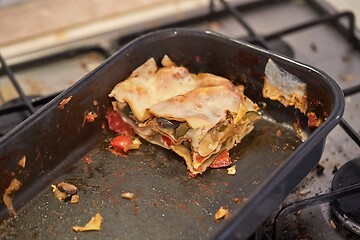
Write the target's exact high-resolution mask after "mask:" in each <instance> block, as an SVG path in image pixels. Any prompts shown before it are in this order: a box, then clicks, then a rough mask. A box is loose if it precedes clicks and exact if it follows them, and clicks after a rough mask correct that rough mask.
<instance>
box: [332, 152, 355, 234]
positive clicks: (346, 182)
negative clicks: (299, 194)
mask: <svg viewBox="0 0 360 240" xmlns="http://www.w3.org/2000/svg"><path fill="white" fill-rule="evenodd" d="M356 183H360V158H355V159H353V160H351V161H349V162H347V163H346V164H344V165H343V166H342V167H341V168H340V169H339V170H338V171H337V172H336V173H335V176H334V178H333V181H332V189H333V190H337V189H340V188H344V187H347V186H351V185H353V184H356ZM330 205H331V208H332V210H333V212H334V213H335V215H336V217H337V218H338V219H339V221H340V222H341V223H342V224H343V225H344V226H345V227H346V228H348V229H349V230H350V231H352V232H354V233H355V234H357V235H360V193H357V194H353V195H351V196H347V197H343V198H340V199H337V200H334V201H332V202H331V203H330Z"/></svg>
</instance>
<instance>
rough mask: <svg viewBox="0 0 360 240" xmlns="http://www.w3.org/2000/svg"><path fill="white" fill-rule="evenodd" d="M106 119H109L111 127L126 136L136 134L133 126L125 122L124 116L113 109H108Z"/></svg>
mask: <svg viewBox="0 0 360 240" xmlns="http://www.w3.org/2000/svg"><path fill="white" fill-rule="evenodd" d="M106 119H107V121H108V125H109V128H110V129H111V130H113V131H114V132H116V133H118V134H121V135H125V136H130V137H131V136H134V131H133V130H132V128H131V126H130V125H129V124H127V123H126V122H124V120H123V119H122V117H121V116H120V115H119V114H118V113H117V112H115V111H114V110H113V109H110V110H109V111H107V113H106Z"/></svg>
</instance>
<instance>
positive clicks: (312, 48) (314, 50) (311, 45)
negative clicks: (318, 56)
mask: <svg viewBox="0 0 360 240" xmlns="http://www.w3.org/2000/svg"><path fill="white" fill-rule="evenodd" d="M310 49H311V50H312V51H313V52H317V51H318V48H317V46H316V44H315V43H314V42H312V43H310Z"/></svg>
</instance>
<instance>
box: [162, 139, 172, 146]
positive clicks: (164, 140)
mask: <svg viewBox="0 0 360 240" xmlns="http://www.w3.org/2000/svg"><path fill="white" fill-rule="evenodd" d="M161 140H162V141H163V143H164V144H165V145H166V146H168V147H170V146H171V145H172V141H171V139H170V138H168V137H166V136H161Z"/></svg>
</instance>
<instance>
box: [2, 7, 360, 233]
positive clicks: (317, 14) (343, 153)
mask: <svg viewBox="0 0 360 240" xmlns="http://www.w3.org/2000/svg"><path fill="white" fill-rule="evenodd" d="M210 2H211V1H209V6H210ZM214 2H216V4H217V5H219V6H225V5H227V4H226V2H225V1H219V2H218V1H214ZM237 2H238V8H237V9H238V10H239V11H238V15H236V16H234V15H232V14H231V13H230V11H232V10H233V9H234V8H233V7H231V6H229V8H231V9H230V10H229V9H228V10H223V11H216V12H215V13H213V14H209V15H205V16H199V17H198V18H195V19H188V20H187V21H184V22H181V23H172V24H170V25H168V26H166V27H189V28H195V29H206V30H212V31H215V32H219V33H222V34H224V35H227V36H231V37H233V38H236V39H245V40H248V41H250V42H252V43H258V44H260V45H261V46H262V47H268V48H270V49H271V50H273V51H275V52H280V53H281V54H285V55H288V56H290V57H292V58H294V59H296V60H298V61H300V62H304V63H306V64H308V65H312V66H314V67H317V68H319V69H321V70H323V71H324V72H326V73H327V74H329V75H330V76H332V77H333V78H334V79H335V80H336V82H337V83H338V84H339V85H340V87H341V88H342V89H343V90H344V93H345V95H346V98H345V100H346V106H345V113H344V118H343V119H344V121H343V122H342V124H341V125H342V126H337V127H336V128H335V129H334V130H333V131H332V132H331V133H330V134H329V136H328V137H327V142H326V145H325V149H324V153H323V156H322V158H321V160H320V162H319V165H318V166H317V168H316V169H314V170H313V171H312V172H311V173H310V174H309V175H308V176H307V177H306V178H305V179H304V180H303V181H302V182H301V183H300V184H299V186H298V187H297V188H296V189H295V190H294V191H293V193H292V194H291V195H290V196H289V197H288V198H287V199H286V200H285V201H284V202H283V204H282V206H280V207H279V210H280V209H281V207H284V206H286V205H287V204H290V203H294V202H299V201H301V200H303V199H308V198H311V197H316V196H320V195H322V194H325V193H329V192H330V191H331V184H332V179H333V178H334V174H335V173H336V171H337V170H338V169H340V168H341V167H342V166H343V165H344V164H345V163H347V162H348V161H350V160H352V159H356V158H359V157H360V151H359V149H360V148H359V144H360V142H359V132H360V121H359V119H360V94H359V89H360V87H359V86H360V50H359V49H360V41H359V38H358V36H359V32H358V31H357V30H356V29H355V30H354V36H352V38H351V36H350V38H351V39H350V40H349V38H348V39H347V38H346V37H347V34H346V33H341V31H342V30H343V29H346V28H347V27H348V26H349V24H348V18H347V17H349V16H350V17H351V14H348V13H346V14H344V16H342V15H341V16H342V17H341V21H340V24H338V26H337V27H335V26H334V25H332V24H331V23H329V22H326V23H322V24H317V25H314V26H311V27H306V28H305V25H307V23H310V22H312V21H316V20H317V19H323V20H325V19H326V18H331V17H329V16H333V15H329V14H330V13H331V14H337V13H338V12H336V11H335V10H333V9H332V8H330V7H329V6H328V5H326V4H325V3H324V2H323V1H314V0H307V1H306V0H304V1H281V0H280V1H279V0H278V1H261V0H260V1H256V0H253V1H251V0H248V1H237ZM223 8H224V7H223ZM225 8H226V7H225ZM236 17H238V18H241V19H236ZM241 21H244V22H246V23H247V24H249V27H250V32H249V29H247V27H248V25H246V26H244V25H242V24H240V23H239V22H241ZM301 25H303V27H304V28H302V27H299V30H298V31H295V30H294V31H292V30H289V31H285V32H283V31H282V30H284V29H291V28H293V27H294V26H301ZM309 25H310V24H309ZM339 29H340V30H339ZM142 30H143V31H144V32H145V31H151V30H153V29H142ZM143 31H142V32H140V33H133V34H131V35H130V34H129V35H126V36H125V35H122V34H121V33H119V35H118V37H117V38H113V39H111V40H109V41H110V43H109V44H107V45H106V46H111V47H105V48H103V47H100V49H101V51H98V49H97V50H96V51H95V55H96V56H95V57H94V55H93V53H92V51H93V49H90V50H89V51H88V52H86V54H90V55H91V56H90V57H88V58H87V59H90V60H84V58H83V56H84V55H86V54H85V53H84V52H80V53H77V52H76V51H75V53H74V52H73V54H69V55H66V57H63V55H61V54H60V55H59V58H52V59H53V61H52V62H51V70H50V71H49V69H50V68H49V62H48V61H35V63H37V64H35V65H36V66H33V65H32V64H29V63H25V64H23V66H19V65H18V66H14V71H15V76H16V77H18V78H19V82H20V83H21V84H23V86H24V87H23V88H24V91H25V94H26V95H28V96H39V95H42V96H44V95H48V94H50V95H51V94H56V93H57V92H59V91H60V90H61V89H58V88H56V89H54V88H53V87H52V86H50V87H49V88H50V89H47V90H45V89H42V87H44V85H45V83H48V81H46V80H45V81H44V84H42V83H41V84H40V83H39V84H38V83H34V82H31V80H30V79H29V77H31V76H32V77H33V78H45V79H46V78H47V79H48V80H49V79H54V78H57V79H54V80H53V81H54V82H56V83H58V82H60V83H62V84H63V85H61V87H64V88H66V87H67V86H68V85H71V84H72V83H73V82H74V80H75V79H77V78H78V77H79V76H80V75H82V74H84V73H85V72H87V71H89V70H91V68H92V67H93V66H94V64H97V63H99V62H101V61H102V59H104V58H106V57H107V56H108V54H109V53H112V52H114V50H116V49H117V48H118V47H119V46H121V45H123V44H125V43H126V42H127V41H129V40H131V39H132V38H133V37H136V36H138V35H141V34H142V33H143ZM274 33H279V34H274ZM277 35H279V36H280V37H279V38H277V37H276V36H277ZM249 36H250V37H249ZM259 36H260V38H259ZM114 46H115V47H114ZM61 56H62V57H61ZM67 61H68V62H67ZM76 61H77V62H78V65H76V64H73V63H74V62H76ZM20 65H21V64H20ZM70 65H72V67H71V68H69V67H67V66H70ZM75 65H76V66H77V67H74V66H75ZM61 67H63V68H61ZM79 69H80V70H79ZM70 70H71V72H70ZM55 72H56V74H54V73H55ZM58 72H59V73H63V74H65V75H67V76H69V77H68V78H67V77H65V76H64V77H63V78H64V79H67V80H66V81H67V84H66V83H65V84H64V82H63V81H61V80H59V77H58V75H57V73H58ZM64 72H66V73H64ZM40 75H41V77H39V76H40ZM34 76H35V77H34ZM5 81H6V79H5V77H2V78H0V101H2V102H3V105H2V109H1V106H0V119H1V121H0V127H1V125H4V128H5V129H6V131H8V130H9V128H10V126H9V124H8V123H5V122H4V121H5V120H4V119H9V118H11V119H14V115H8V114H17V115H16V118H20V119H21V117H22V116H20V117H18V115H19V114H20V115H22V114H25V115H26V111H27V110H25V111H23V110H21V112H20V113H18V112H16V111H15V110H13V109H12V108H11V106H10V107H9V104H10V103H9V102H8V101H9V100H13V102H12V104H15V105H16V106H17V107H18V109H19V108H20V109H24V108H26V107H19V104H18V103H14V98H17V97H18V93H16V91H13V90H11V91H13V92H15V93H14V94H12V92H10V90H7V89H8V88H7V87H8V86H10V85H11V84H9V83H5ZM35 85H36V86H40V85H41V89H35V90H37V91H34V88H36V87H34V86H35ZM49 85H51V84H49ZM57 86H59V85H57ZM10 88H13V87H12V86H10ZM5 102H7V103H5ZM33 103H34V105H35V107H36V106H37V105H41V103H42V100H39V99H38V100H36V99H35V100H33ZM0 104H1V102H0ZM20 105H21V104H20ZM7 111H8V113H6V112H7ZM14 112H15V113H14ZM9 116H11V117H9ZM11 124H14V123H11ZM11 124H10V125H11ZM344 125H349V126H350V127H351V128H352V129H353V132H350V134H349V133H347V132H346V131H345V130H344V128H343V126H344ZM1 131H3V132H1V134H4V133H5V130H1ZM348 131H351V129H350V130H349V129H348ZM358 189H359V187H358ZM359 191H360V190H357V192H358V193H357V194H355V195H352V197H351V198H356V199H357V200H358V202H360V193H359ZM305 205H307V204H305ZM309 205H310V204H309ZM277 213H278V212H277V211H276V212H274V214H273V215H272V216H270V217H269V219H268V220H267V221H266V222H265V224H264V226H262V227H261V228H259V230H258V232H257V233H256V234H254V236H252V238H253V239H360V236H357V235H355V234H354V233H352V232H351V231H349V230H348V229H346V228H344V227H342V224H341V222H340V221H339V220H338V218H337V217H336V216H335V215H334V213H333V212H332V211H331V207H330V204H329V201H325V202H324V203H322V204H315V205H313V206H307V207H304V208H300V209H299V208H297V209H296V211H293V212H286V210H284V213H281V214H279V215H278V216H277ZM357 213H359V212H357ZM275 220H277V224H276V226H275V225H273V222H274V221H275ZM275 228H277V229H276V231H275V230H274V229H275ZM274 232H276V234H274Z"/></svg>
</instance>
